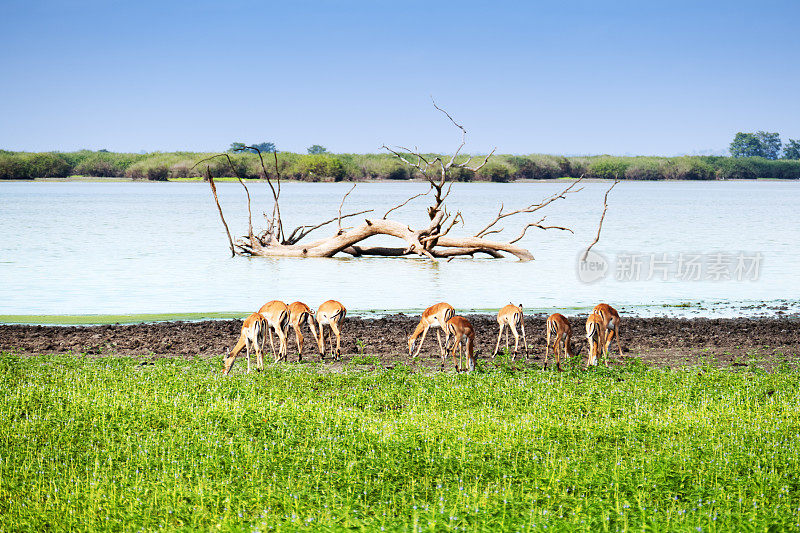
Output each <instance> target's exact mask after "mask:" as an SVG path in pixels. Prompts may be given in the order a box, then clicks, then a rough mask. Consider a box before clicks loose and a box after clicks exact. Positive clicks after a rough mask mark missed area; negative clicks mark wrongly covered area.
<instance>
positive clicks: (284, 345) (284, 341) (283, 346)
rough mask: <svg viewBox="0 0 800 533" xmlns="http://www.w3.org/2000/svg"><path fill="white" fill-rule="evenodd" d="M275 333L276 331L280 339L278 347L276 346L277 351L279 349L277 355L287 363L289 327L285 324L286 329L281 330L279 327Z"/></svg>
mask: <svg viewBox="0 0 800 533" xmlns="http://www.w3.org/2000/svg"><path fill="white" fill-rule="evenodd" d="M277 333H278V338H279V339H280V348H278V351H279V355H278V356H279V357H280V358H281V359H283V360H284V361H286V362H287V363H288V362H289V327H288V325H287V326H286V329H282V330H280V329H279V330H278V331H277Z"/></svg>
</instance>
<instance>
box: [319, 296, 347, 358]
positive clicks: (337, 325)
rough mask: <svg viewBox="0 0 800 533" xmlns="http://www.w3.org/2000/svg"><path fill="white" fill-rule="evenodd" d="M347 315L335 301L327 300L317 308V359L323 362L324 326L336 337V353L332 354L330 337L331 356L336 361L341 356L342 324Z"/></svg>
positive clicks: (342, 307) (345, 310)
mask: <svg viewBox="0 0 800 533" xmlns="http://www.w3.org/2000/svg"><path fill="white" fill-rule="evenodd" d="M346 315H347V309H345V308H344V306H343V305H342V304H341V303H339V302H337V301H336V300H328V301H327V302H325V303H324V304H322V305H320V306H319V309H318V310H317V322H319V338H318V339H317V344H318V345H319V357H320V359H322V360H325V326H330V328H331V331H333V333H334V334H335V335H336V352H335V353H334V352H333V338H332V337H331V355H333V357H334V360H335V361H338V360H339V359H340V358H341V356H342V349H341V348H342V334H341V329H342V322H344V317H345V316H346Z"/></svg>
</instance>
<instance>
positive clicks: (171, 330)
mask: <svg viewBox="0 0 800 533" xmlns="http://www.w3.org/2000/svg"><path fill="white" fill-rule="evenodd" d="M468 318H469V319H470V321H471V322H472V324H473V325H474V327H475V331H476V343H475V344H476V352H477V353H478V357H479V358H487V357H490V355H491V352H492V350H493V349H494V343H495V342H496V340H497V329H498V328H497V322H496V321H495V319H494V317H493V316H488V315H469V316H468ZM585 319H586V316H585V315H584V316H577V317H571V318H570V321H571V322H572V326H573V328H574V331H575V334H574V336H573V338H574V339H575V343H576V348H581V347H582V348H583V353H582V355H583V356H584V357H585V355H586V342H585V340H584V339H583V335H582V330H583V323H584V320H585ZM417 321H418V318H417V317H412V316H405V315H392V316H387V317H384V318H379V319H361V318H350V317H348V319H347V321H346V322H345V325H344V328H343V337H342V351H343V358H342V361H341V362H340V363H330V368H331V369H332V370H336V369H338V368H341V367H342V366H343V365H344V364H346V363H348V362H349V361H350V360H351V359H352V357H353V356H354V355H358V354H359V353H363V354H365V355H371V356H377V357H378V359H379V360H380V364H382V365H383V366H392V365H394V364H397V363H398V362H405V363H409V362H410V359H409V357H408V352H407V344H406V342H407V341H406V339H407V335H408V334H409V333H411V332H412V331H413V330H414V327H415V326H416V323H417ZM544 321H545V317H544V316H533V317H526V318H525V329H526V332H527V338H528V343H529V347H530V350H529V357H528V363H527V364H529V365H541V364H542V362H543V360H544V342H545V341H544ZM240 327H241V322H240V321H237V320H218V321H204V322H164V323H151V324H133V325H105V326H20V325H0V350H2V351H6V352H8V351H11V352H14V353H19V354H24V355H35V354H44V353H75V354H78V353H80V354H87V355H92V356H104V355H107V356H114V355H124V356H136V357H141V358H156V357H183V358H189V359H191V358H195V357H200V358H213V357H221V355H222V354H224V353H225V351H226V350H227V349H228V348H230V347H232V346H233V345H234V344H235V342H236V339H237V337H238V335H239V330H240ZM305 335H306V345H305V347H304V350H303V352H304V354H303V360H304V361H318V360H319V356H318V354H317V352H316V347H315V345H314V341H313V338H311V335H310V332H307V333H305ZM621 339H622V347H623V353H624V355H625V357H626V358H627V357H638V358H640V359H641V360H642V361H644V362H645V363H646V364H648V365H653V366H670V367H676V366H683V365H687V364H688V365H695V364H712V365H718V366H733V367H739V366H749V365H756V366H758V367H760V368H764V369H767V370H772V369H774V368H776V367H777V366H780V365H783V364H789V365H791V366H794V365H795V364H796V362H797V360H798V357H800V320H797V319H767V318H760V319H703V318H693V319H675V318H626V317H623V322H622V328H621ZM511 342H512V346H513V338H512V339H511ZM289 360H290V361H297V355H296V349H295V344H294V333H291V335H290V358H289ZM419 364H420V365H423V366H425V367H429V368H431V369H438V367H439V358H438V348H437V346H436V335H435V330H431V332H430V334H429V335H428V337H427V339H426V340H425V346H424V348H423V351H422V354H421V359H420V361H419ZM237 366H238V367H239V368H241V366H240V365H239V364H237ZM447 368H448V369H450V368H451V364H450V362H449V361H448V365H447Z"/></svg>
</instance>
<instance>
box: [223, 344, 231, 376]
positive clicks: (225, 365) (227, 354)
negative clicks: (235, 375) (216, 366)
mask: <svg viewBox="0 0 800 533" xmlns="http://www.w3.org/2000/svg"><path fill="white" fill-rule="evenodd" d="M230 356H231V349H230V348H228V350H227V351H226V352H225V355H224V356H222V375H223V376H227V375H228V372H230V369H231V367H230V366H229V365H228V358H229V357H230Z"/></svg>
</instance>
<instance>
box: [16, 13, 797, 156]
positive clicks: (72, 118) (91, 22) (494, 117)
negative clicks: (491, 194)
mask: <svg viewBox="0 0 800 533" xmlns="http://www.w3.org/2000/svg"><path fill="white" fill-rule="evenodd" d="M798 20H800V2H797V1H796V0H791V1H769V0H767V1H760V2H752V1H750V2H737V1H728V2H703V1H693V2H683V1H677V2H676V1H672V2H643V1H639V2H627V1H623V2H588V1H584V2H568V1H559V2H502V1H499V2H469V1H462V2H431V1H428V2H417V1H409V2H392V3H389V2H348V1H339V2H302V1H298V2H279V3H272V2H236V1H228V2H207V1H192V2H169V1H164V2H150V1H147V0H142V1H139V2H112V1H108V2H96V1H64V2H36V1H17V0H11V1H9V0H0V66H1V67H2V77H1V78H0V148H5V149H11V150H29V151H41V150H60V151H70V150H76V149H81V148H89V149H100V148H106V149H109V150H112V151H134V152H137V151H140V150H147V151H155V150H161V151H173V150H193V151H216V150H222V149H224V148H226V147H227V146H228V145H229V144H230V143H231V142H233V141H240V140H241V141H245V142H261V141H272V142H274V143H276V145H277V146H278V148H279V149H281V150H285V151H300V152H304V151H305V148H306V147H307V146H310V145H311V144H321V145H324V146H326V147H327V148H328V149H329V150H331V151H335V152H375V151H378V149H379V147H380V146H381V144H383V143H386V144H392V145H411V146H414V145H416V146H419V147H420V149H423V150H426V151H441V152H448V151H452V150H453V149H454V148H455V146H457V144H458V140H459V135H458V132H456V131H455V130H454V129H453V128H452V126H451V125H449V123H448V122H447V121H446V120H445V119H443V117H442V116H440V115H439V114H438V113H437V112H436V111H435V110H434V109H433V107H432V105H431V103H430V96H431V95H433V96H434V97H435V98H436V100H437V102H438V103H439V104H440V105H441V106H443V107H445V108H446V109H447V110H448V111H450V113H451V114H452V115H453V116H454V117H456V118H457V119H458V120H459V121H461V122H462V123H463V124H464V125H465V127H466V128H467V130H468V132H469V137H468V145H467V150H468V151H471V152H473V153H480V152H486V151H488V150H490V149H491V148H493V147H494V146H497V148H498V151H499V152H501V153H555V154H600V153H610V154H653V155H673V154H692V153H705V152H708V151H714V152H721V151H723V150H725V149H726V148H727V146H728V144H729V143H730V141H731V139H732V138H733V136H734V134H735V133H736V132H737V131H755V130H766V131H777V132H779V133H780V134H781V137H782V139H783V140H784V141H785V140H786V139H787V138H795V139H797V138H800V98H798V96H797V95H798V94H800V68H798V67H800V65H799V64H798V59H800V31H798V30H797V23H798Z"/></svg>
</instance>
